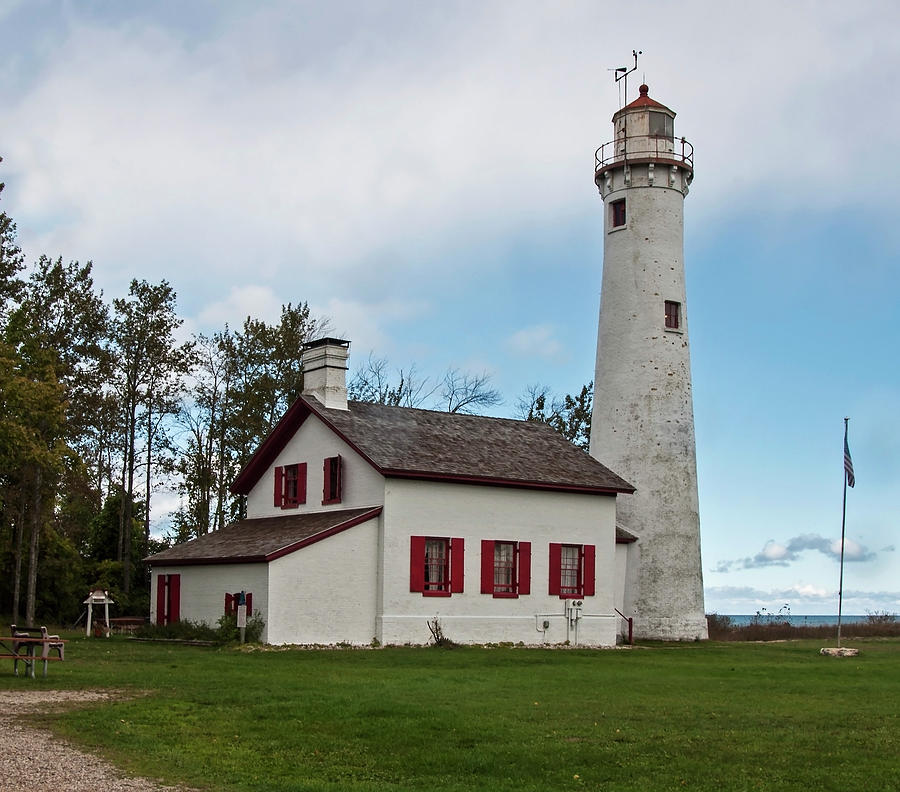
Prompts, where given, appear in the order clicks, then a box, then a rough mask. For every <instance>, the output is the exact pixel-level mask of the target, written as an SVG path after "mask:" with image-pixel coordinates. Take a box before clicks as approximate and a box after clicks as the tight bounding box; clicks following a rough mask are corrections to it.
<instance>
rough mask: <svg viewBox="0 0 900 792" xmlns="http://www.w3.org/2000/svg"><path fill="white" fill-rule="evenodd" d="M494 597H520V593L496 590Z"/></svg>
mask: <svg viewBox="0 0 900 792" xmlns="http://www.w3.org/2000/svg"><path fill="white" fill-rule="evenodd" d="M493 597H494V599H518V598H519V593H518V592H517V591H495V592H494V593H493Z"/></svg>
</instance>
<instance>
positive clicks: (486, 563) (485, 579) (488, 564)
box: [481, 539, 494, 594]
mask: <svg viewBox="0 0 900 792" xmlns="http://www.w3.org/2000/svg"><path fill="white" fill-rule="evenodd" d="M481 593H482V594H493V593H494V541H493V539H482V540H481Z"/></svg>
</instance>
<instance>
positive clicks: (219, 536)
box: [144, 506, 381, 566]
mask: <svg viewBox="0 0 900 792" xmlns="http://www.w3.org/2000/svg"><path fill="white" fill-rule="evenodd" d="M380 513H381V507H380V506H379V507H374V508H373V507H371V506H368V507H366V508H362V509H342V510H337V511H325V512H315V513H312V514H309V513H306V514H297V513H290V512H288V513H285V514H283V515H279V516H277V517H259V518H256V519H253V520H239V521H238V522H233V523H231V524H230V525H226V526H225V527H224V528H223V529H222V530H221V531H213V532H212V533H208V534H206V535H205V536H201V537H199V538H198V539H194V540H193V541H190V542H185V543H184V544H179V545H175V546H174V547H170V548H169V549H168V550H163V551H162V552H160V553H156V554H155V555H152V556H150V557H148V558H146V559H144V560H145V561H147V562H149V563H151V564H155V565H156V566H166V565H168V564H172V565H180V564H218V563H229V562H230V563H252V562H263V561H272V560H274V559H276V558H279V557H280V556H282V555H286V554H287V553H290V552H293V551H294V550H299V549H300V548H301V547H305V546H306V545H308V544H312V543H313V542H317V541H319V540H320V539H324V538H326V537H328V536H332V535H333V534H335V533H339V532H340V531H344V530H346V529H347V528H352V527H353V526H354V525H359V524H360V523H362V522H365V521H367V520H370V519H372V518H373V517H377V516H378V515H379V514H380Z"/></svg>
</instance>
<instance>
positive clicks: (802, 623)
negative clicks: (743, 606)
mask: <svg viewBox="0 0 900 792" xmlns="http://www.w3.org/2000/svg"><path fill="white" fill-rule="evenodd" d="M723 615H727V616H728V618H729V619H731V621H732V622H733V623H734V624H735V626H737V627H743V626H744V625H746V624H750V623H752V622H753V620H754V619H756V618H759V620H760V621H761V622H762V623H763V624H765V623H766V622H770V621H771V622H785V621H786V622H787V623H788V624H791V625H793V626H794V627H820V626H823V625H831V624H833V625H835V626H837V622H838V617H837V614H836V613H835V614H834V615H833V616H795V615H793V614H791V615H790V616H780V615H778V614H772V615H769V614H763V615H762V616H761V617H757V616H756V614H753V615H747V614H738V615H733V614H723ZM867 619H868V617H866V616H858V615H849V614H846V613H844V614H842V615H841V624H853V623H854V622H865V621H867Z"/></svg>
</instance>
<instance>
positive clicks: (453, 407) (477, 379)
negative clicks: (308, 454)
mask: <svg viewBox="0 0 900 792" xmlns="http://www.w3.org/2000/svg"><path fill="white" fill-rule="evenodd" d="M490 379H491V377H490V374H488V373H486V372H482V373H481V374H470V373H468V372H462V371H460V370H459V369H458V368H449V369H447V371H446V372H445V373H444V376H443V377H441V379H439V380H431V379H429V378H428V377H422V376H420V374H419V372H418V370H417V369H416V365H415V363H413V364H412V365H410V366H408V367H407V368H405V369H403V368H398V369H396V370H395V371H393V370H391V368H390V364H389V363H388V361H387V358H376V357H375V356H374V355H373V354H371V353H370V354H369V358H368V360H366V362H365V363H364V364H363V365H362V366H360V367H359V368H358V369H357V370H356V371H355V372H354V374H353V377H352V379H351V380H350V384H349V385H348V387H347V391H348V396H349V397H350V398H351V399H352V400H354V401H364V402H374V403H376V404H387V405H390V406H392V407H421V406H423V405H424V404H426V403H427V402H429V401H430V402H431V405H432V409H435V410H446V411H447V412H451V413H475V412H477V411H478V410H479V409H483V408H486V407H493V406H494V405H496V404H501V403H502V402H503V399H502V397H501V396H500V391H498V390H497V389H496V388H492V387H490Z"/></svg>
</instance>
